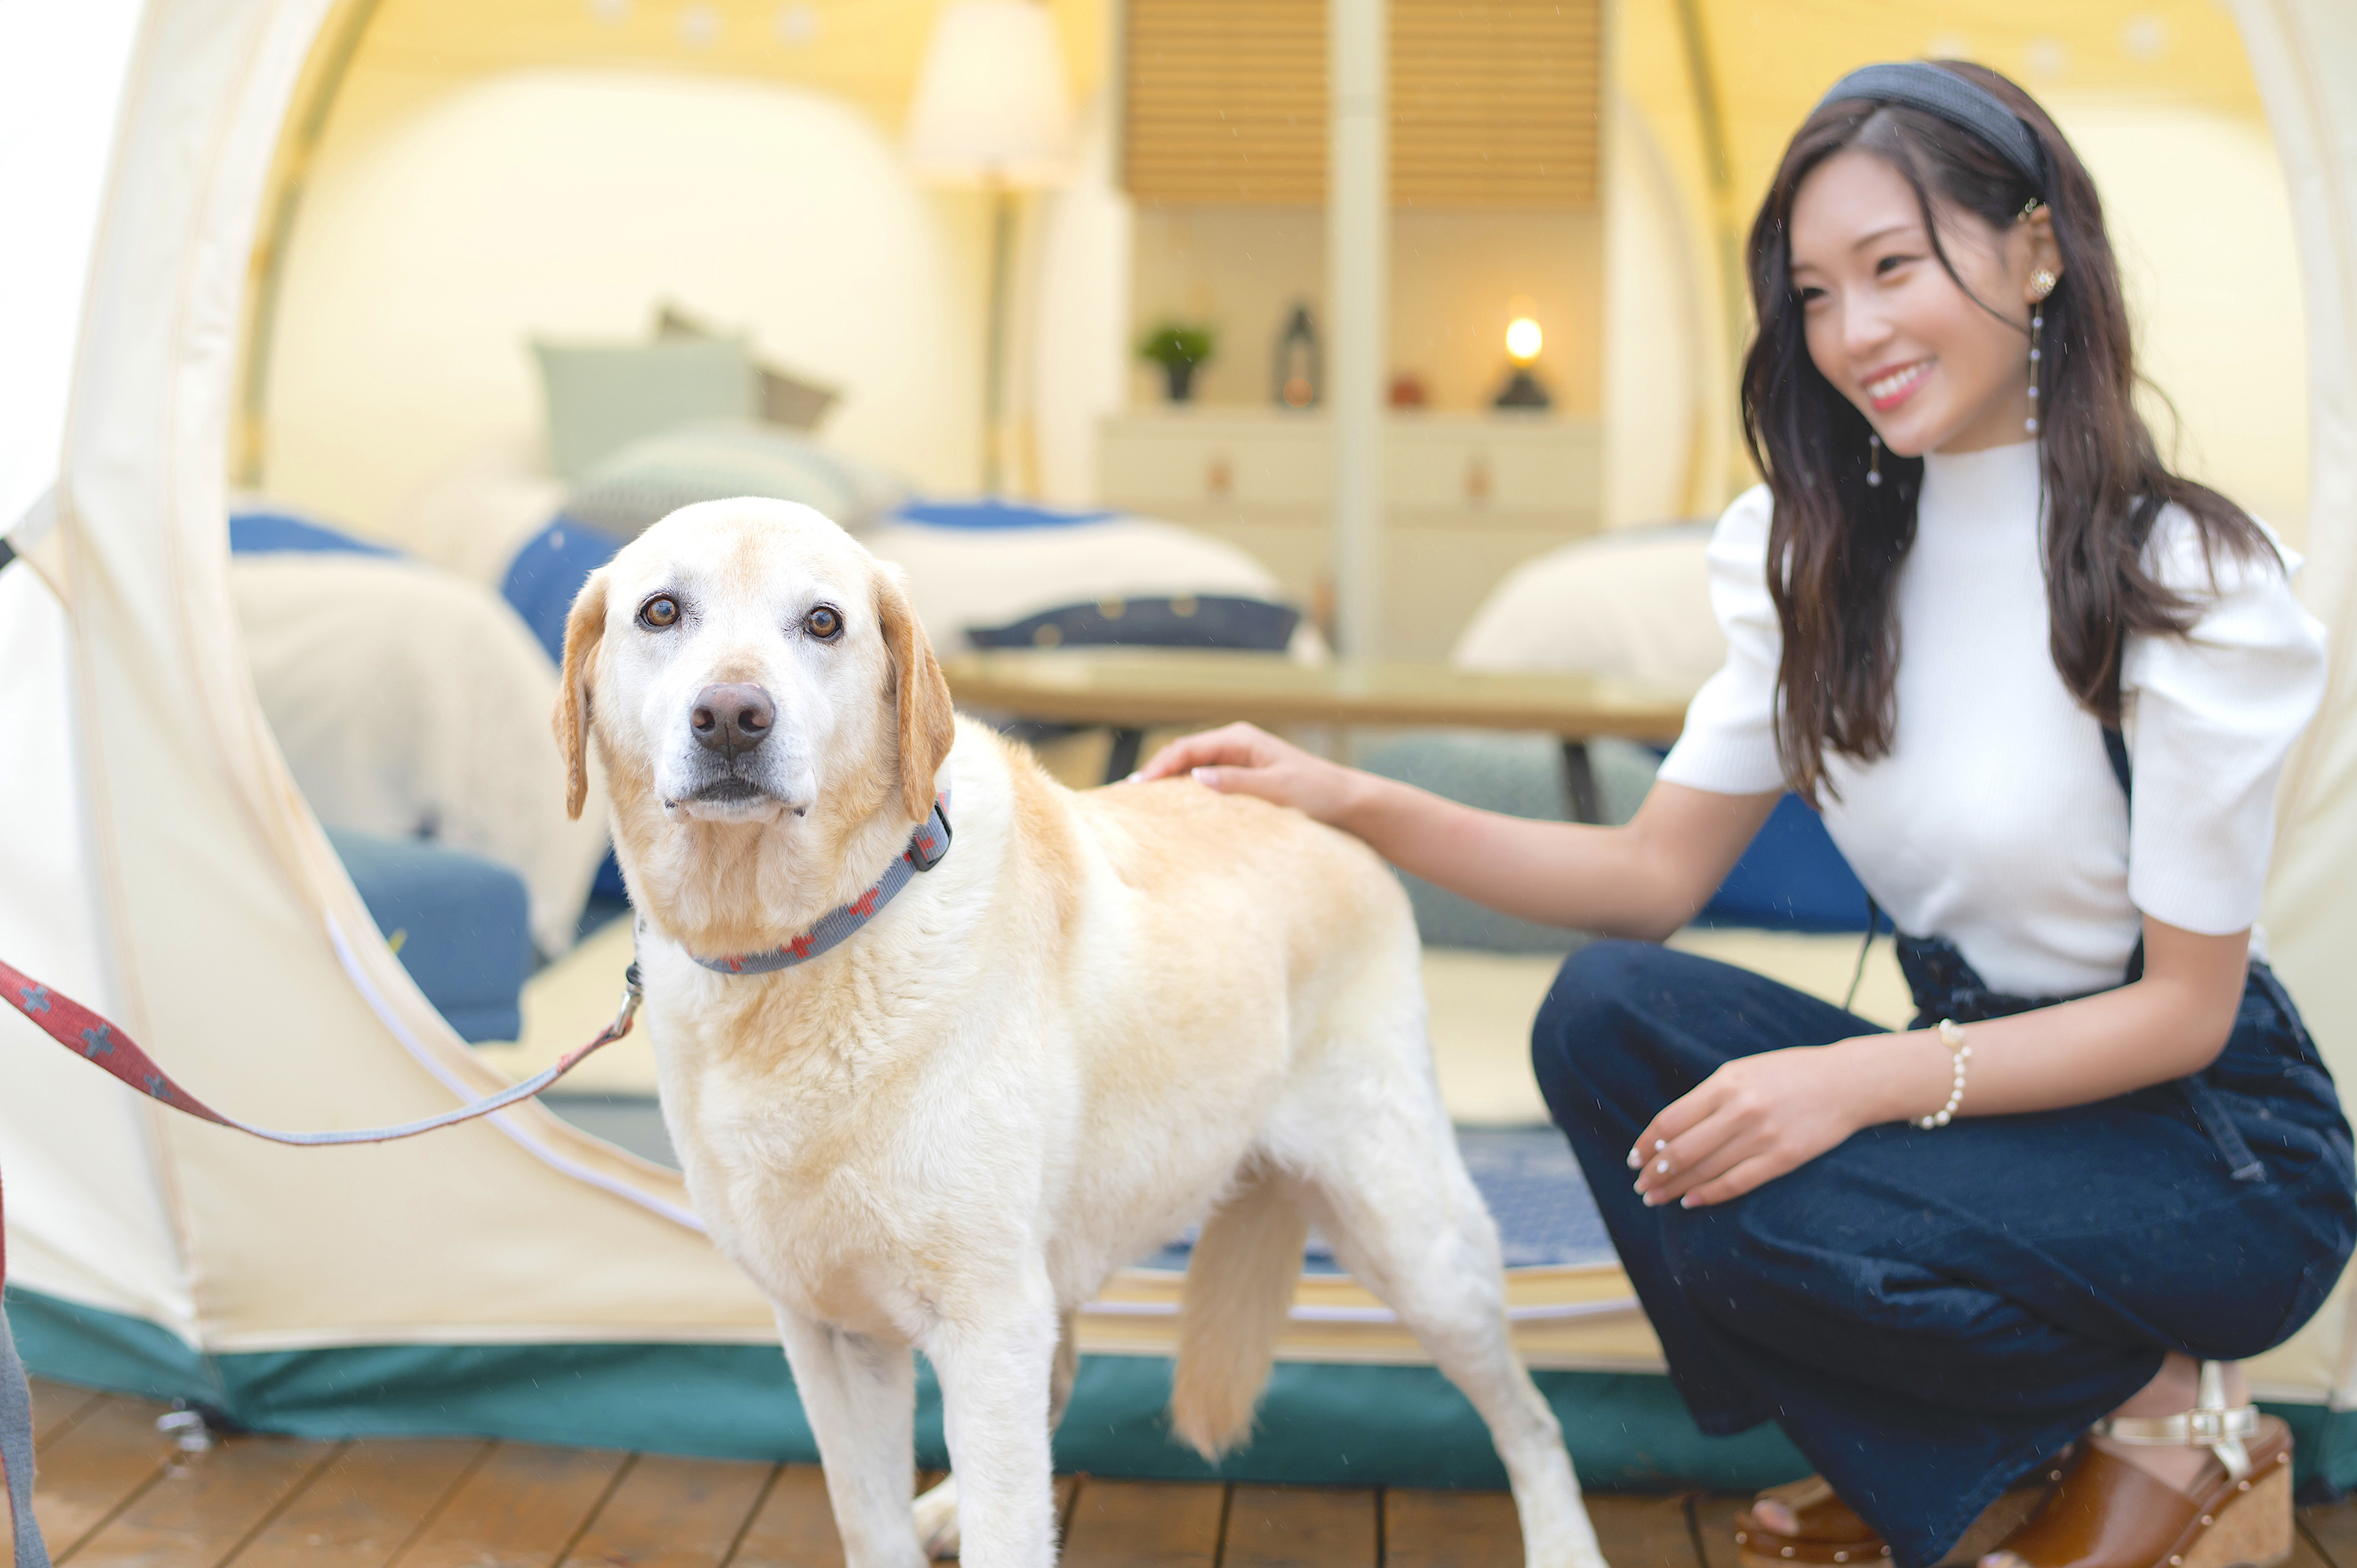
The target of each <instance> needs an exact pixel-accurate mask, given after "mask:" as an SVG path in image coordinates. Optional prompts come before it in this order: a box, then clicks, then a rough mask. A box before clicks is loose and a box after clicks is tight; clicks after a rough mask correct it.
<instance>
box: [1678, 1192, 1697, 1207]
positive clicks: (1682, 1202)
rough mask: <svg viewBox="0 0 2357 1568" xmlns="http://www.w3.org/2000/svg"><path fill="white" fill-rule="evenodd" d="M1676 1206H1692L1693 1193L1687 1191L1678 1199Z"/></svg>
mask: <svg viewBox="0 0 2357 1568" xmlns="http://www.w3.org/2000/svg"><path fill="white" fill-rule="evenodd" d="M1678 1207H1679V1208H1693V1207H1694V1194H1693V1193H1688V1194H1686V1195H1685V1196H1684V1197H1682V1198H1680V1199H1678Z"/></svg>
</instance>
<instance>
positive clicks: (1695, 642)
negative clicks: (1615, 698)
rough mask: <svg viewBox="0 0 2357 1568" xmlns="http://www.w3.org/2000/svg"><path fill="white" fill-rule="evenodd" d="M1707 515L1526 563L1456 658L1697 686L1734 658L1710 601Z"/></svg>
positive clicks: (1494, 596) (1497, 591) (1471, 665)
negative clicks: (1702, 519) (1729, 657)
mask: <svg viewBox="0 0 2357 1568" xmlns="http://www.w3.org/2000/svg"><path fill="white" fill-rule="evenodd" d="M1709 545H1710V525H1709V524H1708V523H1673V524H1668V525H1665V526H1663V527H1658V528H1643V529H1631V530H1628V531H1626V532H1617V533H1608V534H1605V535H1602V536H1601V537H1599V538H1594V539H1583V540H1581V541H1580V542H1577V543H1576V544H1566V545H1564V546H1563V547H1562V548H1561V549H1558V550H1550V551H1548V552H1547V553H1545V554H1544V555H1541V556H1539V557H1537V558H1536V559H1534V560H1530V561H1525V562H1523V564H1521V565H1520V566H1517V567H1515V568H1514V569H1513V571H1512V572H1510V573H1508V574H1507V575H1506V580H1505V581H1504V582H1502V583H1500V584H1499V585H1497V587H1496V588H1494V589H1492V590H1491V594H1490V596H1489V598H1488V599H1486V600H1485V601H1483V603H1482V605H1481V607H1480V609H1479V610H1477V611H1475V612H1474V615H1473V621H1472V624H1471V625H1469V626H1468V627H1467V628H1465V633H1464V635H1463V636H1462V637H1460V638H1458V639H1457V648H1456V650H1455V651H1454V652H1453V653H1451V654H1450V655H1449V661H1450V662H1451V663H1453V664H1456V665H1457V666H1458V668H1460V669H1465V670H1566V671H1580V672H1582V673H1586V674H1591V675H1618V676H1623V677H1626V678H1628V679H1631V680H1636V681H1644V682H1659V683H1661V684H1664V685H1670V686H1698V685H1700V684H1701V683H1702V682H1705V681H1706V680H1708V679H1709V678H1710V677H1711V676H1712V675H1714V674H1716V673H1717V670H1718V667H1719V666H1720V665H1721V664H1723V663H1725V662H1726V661H1727V639H1726V637H1725V636H1724V635H1723V634H1722V633H1721V632H1720V631H1719V629H1718V618H1717V616H1716V615H1714V614H1713V613H1712V612H1711V607H1710V569H1709V565H1708V564H1707V562H1706V560H1705V552H1706V550H1707V549H1708V548H1709Z"/></svg>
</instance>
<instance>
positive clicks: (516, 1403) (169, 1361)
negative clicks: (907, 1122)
mask: <svg viewBox="0 0 2357 1568" xmlns="http://www.w3.org/2000/svg"><path fill="white" fill-rule="evenodd" d="M7 1313H8V1319H9V1323H10V1325H11V1326H12V1327H13V1328H14V1330H15V1332H16V1344H17V1348H19V1350H21V1351H22V1352H23V1355H24V1359H25V1362H26V1365H27V1367H28V1368H30V1369H32V1371H33V1372H34V1374H35V1375H36V1376H39V1377H47V1378H53V1379H57V1380H59V1381H63V1382H69V1383H78V1384H82V1385H85V1386H88V1387H91V1388H102V1389H111V1390H114V1391H120V1392H124V1393H131V1394H137V1395H140V1396H142V1397H144V1398H147V1399H154V1400H167V1401H168V1400H185V1401H187V1402H188V1403H189V1404H191V1405H195V1406H199V1407H201V1408H203V1409H205V1410H207V1411H209V1412H214V1413H215V1414H217V1415H218V1416H219V1417H220V1418H221V1420H222V1421H223V1422H225V1423H227V1424H229V1425H231V1426H232V1427H235V1428H242V1429H246V1430H252V1431H258V1432H277V1433H285V1434H290V1435H293V1436H297V1437H314V1438H345V1437H395V1436H398V1437H422V1436H428V1435H451V1434H468V1435H479V1436H486V1437H498V1438H502V1439H506V1440H508V1441H511V1442H517V1443H544V1444H559V1445H564V1446H568V1447H584V1448H623V1449H639V1450H647V1451H651V1452H656V1453H664V1454H688V1455H705V1456H710V1457H715V1458H732V1459H771V1460H774V1459H784V1460H795V1461H802V1462H805V1463H808V1462H814V1461H815V1460H816V1459H817V1457H818V1450H817V1446H816V1444H814V1443H813V1440H812V1437H811V1432H810V1427H809V1425H808V1423H805V1422H804V1420H803V1419H802V1405H801V1402H799V1401H798V1400H797V1399H796V1398H795V1397H794V1387H793V1380H792V1378H791V1376H790V1375H789V1374H788V1372H787V1370H786V1363H785V1357H784V1356H783V1355H782V1354H781V1353H780V1352H779V1351H778V1350H776V1349H774V1348H770V1347H768V1346H758V1345H677V1344H594V1345H383V1346H352V1347H344V1348H331V1349H319V1350H273V1351H253V1352H243V1353H239V1354H234V1355H220V1356H207V1355H200V1354H199V1353H198V1352H196V1351H193V1350H190V1349H189V1348H188V1347H187V1346H185V1345H183V1344H182V1343H181V1342H180V1341H179V1340H178V1338H176V1337H173V1336H172V1335H170V1334H168V1333H167V1332H166V1331H164V1330H163V1329H161V1328H158V1327H156V1326H155V1325H153V1324H151V1323H147V1322H145V1321H144V1320H142V1319H139V1318H135V1317H126V1316H121V1315H119V1314H116V1313H110V1312H102V1311H99V1310H97V1309H95V1308H91V1307H86V1306H79V1305H73V1304H71V1303H69V1302H65V1301H61V1300H59V1299H58V1298H57V1297H55V1296H48V1295H43V1294H38V1293H36V1292H32V1291H24V1290H16V1289H11V1290H10V1291H9V1292H8V1295H7ZM1534 1376H1535V1377H1536V1379H1537V1381H1538V1385H1539V1388H1540V1390H1541V1391H1543V1392H1544V1394H1545V1395H1546V1397H1547V1400H1548V1402H1550V1403H1552V1404H1553V1405H1554V1407H1555V1414H1556V1416H1557V1418H1558V1419H1560V1420H1561V1421H1562V1423H1563V1430H1564V1437H1565V1440H1566V1442H1567V1443H1568V1444H1569V1445H1570V1448H1571V1455H1572V1460H1573V1462H1574V1464H1576V1465H1577V1467H1578V1470H1579V1476H1580V1479H1581V1481H1582V1482H1583V1484H1585V1485H1586V1486H1587V1487H1591V1488H1594V1489H1597V1490H1629V1491H1659V1490H1666V1489H1672V1488H1675V1487H1689V1486H1698V1487H1709V1488H1712V1489H1714V1490H1723V1491H1738V1492H1739V1491H1749V1490H1752V1489H1755V1488H1757V1487H1764V1486H1771V1485H1774V1484H1775V1483H1777V1482H1780V1481H1787V1480H1791V1479H1792V1478H1793V1477H1796V1476H1799V1475H1802V1474H1803V1473H1805V1472H1806V1470H1807V1468H1808V1466H1806V1464H1805V1463H1804V1462H1803V1460H1802V1458H1801V1456H1800V1455H1799V1454H1798V1452H1796V1451H1795V1450H1794V1449H1793V1447H1792V1444H1790V1443H1789V1442H1787V1441H1786V1440H1785V1438H1784V1435H1783V1434H1782V1433H1781V1432H1779V1431H1777V1430H1776V1429H1775V1428H1774V1427H1773V1426H1762V1427H1759V1428H1756V1429H1754V1430H1752V1431H1750V1432H1748V1433H1745V1434H1741V1435H1740V1436H1736V1437H1708V1436H1705V1435H1704V1434H1702V1433H1701V1432H1700V1431H1699V1430H1697V1429H1696V1427H1695V1423H1694V1422H1693V1419H1692V1418H1691V1417H1689V1416H1688V1415H1687V1413H1686V1411H1685V1407H1684V1405H1683V1404H1682V1403H1680V1402H1679V1400H1678V1397H1677V1395H1676V1393H1675V1392H1674V1391H1673V1390H1672V1389H1671V1387H1670V1382H1669V1380H1668V1379H1667V1378H1664V1377H1660V1376H1655V1375H1650V1374H1644V1373H1616V1372H1565V1371H1541V1372H1538V1373H1536V1374H1534ZM1169 1397H1170V1364H1169V1363H1168V1361H1166V1360H1164V1359H1160V1358H1158V1357H1138V1356H1088V1357H1084V1358H1082V1362H1081V1372H1080V1379H1079V1381H1078V1382H1077V1383H1076V1384H1075V1386H1074V1388H1073V1391H1072V1402H1071V1407H1070V1408H1069V1409H1068V1410H1067V1411H1066V1412H1065V1416H1064V1423H1063V1425H1062V1426H1061V1427H1060V1429H1059V1430H1058V1432H1057V1434H1056V1466H1057V1468H1058V1469H1060V1470H1078V1471H1085V1472H1087V1473H1089V1474H1092V1475H1098V1476H1124V1477H1140V1478H1146V1479H1157V1480H1206V1479H1211V1478H1215V1477H1217V1478H1225V1479H1230V1480H1240V1481H1272V1482H1293V1483H1299V1484H1305V1485H1316V1486H1362V1487H1372V1486H1416V1487H1502V1486H1504V1485H1505V1479H1506V1478H1505V1473H1504V1471H1503V1470H1502V1469H1501V1467H1500V1466H1499V1464H1498V1459H1497V1455H1496V1454H1495V1452H1494V1451H1492V1449H1491V1446H1490V1438H1489V1434H1487V1433H1486V1432H1485V1431H1483V1430H1482V1427H1481V1423H1480V1419H1479V1418H1478V1417H1476V1416H1475V1415H1474V1413H1473V1410H1472V1407H1471V1406H1470V1405H1469V1404H1467V1403H1466V1402H1465V1400H1464V1397H1463V1396H1462V1395H1460V1394H1459V1393H1458V1391H1456V1390H1455V1389H1454V1388H1451V1387H1450V1386H1449V1385H1448V1381H1447V1380H1445V1379H1444V1378H1442V1377H1441V1375H1440V1374H1439V1373H1438V1372H1437V1370H1435V1369H1432V1368H1430V1367H1381V1366H1342V1365H1332V1364H1326V1363H1313V1362H1299V1361H1289V1362H1284V1363H1280V1364H1279V1365H1278V1367H1277V1368H1276V1370H1275V1375H1274V1376H1273V1377H1272V1378H1271V1379H1270V1381H1269V1387H1268V1392H1267V1394H1266V1396H1265V1399H1264V1400H1263V1402H1262V1405H1261V1411H1260V1420H1259V1423H1258V1426H1257V1428H1256V1429H1255V1432H1254V1438H1253V1441H1252V1444H1251V1445H1250V1446H1248V1447H1246V1448H1243V1449H1242V1450H1240V1451H1238V1452H1236V1453H1234V1454H1232V1455H1229V1456H1228V1457H1227V1458H1226V1459H1225V1460H1224V1461H1222V1463H1221V1464H1219V1465H1218V1466H1211V1465H1208V1464H1206V1463H1204V1462H1203V1460H1202V1459H1200V1457H1198V1456H1197V1455H1195V1454H1194V1453H1193V1452H1192V1451H1190V1450H1189V1449H1187V1448H1185V1447H1182V1446H1181V1445H1179V1444H1178V1443H1177V1442H1175V1441H1174V1440H1173V1439H1172V1438H1171V1436H1170V1434H1169V1429H1168V1420H1167V1418H1166V1416H1165V1414H1164V1410H1165V1406H1166V1405H1167V1404H1168V1401H1169ZM2267 1408H2268V1409H2270V1410H2271V1411H2273V1412H2275V1413H2276V1414H2277V1415H2280V1416H2283V1417H2284V1418H2285V1419H2286V1420H2287V1421H2289V1422H2290V1423H2291V1424H2292V1428H2293V1431H2294V1433H2295V1434H2296V1436H2297V1440H2298V1455H2299V1466H2300V1480H2301V1482H2302V1484H2303V1486H2306V1485H2307V1484H2308V1483H2309V1479H2310V1477H2318V1476H2320V1477H2322V1479H2323V1481H2324V1482H2325V1484H2327V1485H2329V1486H2330V1487H2350V1486H2351V1485H2352V1483H2357V1412H2336V1411H2330V1410H2327V1409H2326V1408H2325V1407H2324V1406H2321V1405H2306V1404H2296V1405H2270V1406H2268V1407H2267ZM917 1456H918V1461H919V1463H920V1464H923V1465H928V1466H942V1465H945V1464H947V1463H948V1450H947V1448H946V1447H945V1446H944V1444H943V1443H942V1404H941V1391H940V1388H939V1386H938V1385H937V1384H936V1383H935V1382H934V1380H933V1378H932V1375H931V1369H928V1368H925V1367H923V1366H922V1365H921V1363H920V1368H919V1380H918V1388H917Z"/></svg>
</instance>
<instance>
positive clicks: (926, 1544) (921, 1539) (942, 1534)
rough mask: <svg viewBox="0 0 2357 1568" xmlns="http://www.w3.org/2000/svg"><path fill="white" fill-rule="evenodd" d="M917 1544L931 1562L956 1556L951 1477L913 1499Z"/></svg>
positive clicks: (954, 1497)
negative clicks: (931, 1559)
mask: <svg viewBox="0 0 2357 1568" xmlns="http://www.w3.org/2000/svg"><path fill="white" fill-rule="evenodd" d="M915 1511H916V1516H917V1544H918V1545H920V1546H921V1547H923V1548H924V1549H925V1555H926V1556H928V1557H931V1558H936V1559H938V1558H942V1557H955V1556H956V1555H957V1554H958V1515H957V1477H955V1476H951V1477H946V1478H945V1479H943V1481H942V1484H941V1485H940V1486H938V1487H934V1488H933V1489H932V1490H931V1491H930V1492H927V1493H926V1494H925V1495H924V1496H923V1497H921V1498H918V1499H917V1505H916V1510H915Z"/></svg>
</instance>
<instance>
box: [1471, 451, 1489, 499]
mask: <svg viewBox="0 0 2357 1568" xmlns="http://www.w3.org/2000/svg"><path fill="white" fill-rule="evenodd" d="M1465 499H1467V500H1469V501H1486V500H1488V499H1490V458H1489V455H1488V454H1486V453H1482V452H1476V453H1474V454H1473V455H1472V456H1469V457H1468V458H1466V459H1465Z"/></svg>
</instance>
